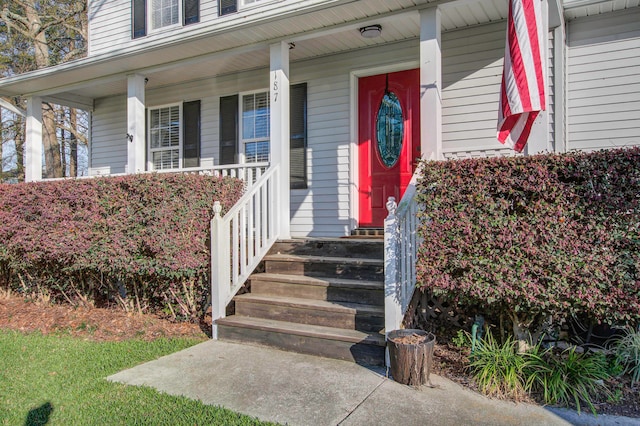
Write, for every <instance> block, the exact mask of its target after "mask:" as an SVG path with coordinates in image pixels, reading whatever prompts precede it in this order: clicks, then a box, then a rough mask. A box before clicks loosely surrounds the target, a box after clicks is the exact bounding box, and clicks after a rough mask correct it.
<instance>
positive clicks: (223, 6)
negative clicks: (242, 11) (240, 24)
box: [218, 0, 238, 16]
mask: <svg viewBox="0 0 640 426" xmlns="http://www.w3.org/2000/svg"><path fill="white" fill-rule="evenodd" d="M237 11H238V0H218V14H219V15H220V16H222V15H227V14H229V13H235V12H237Z"/></svg>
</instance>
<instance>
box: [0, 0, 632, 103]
mask: <svg viewBox="0 0 640 426" xmlns="http://www.w3.org/2000/svg"><path fill="white" fill-rule="evenodd" d="M626 1H636V2H637V1H638V0H626ZM429 3H432V0H366V1H342V2H340V1H338V2H336V3H333V4H332V7H329V8H322V9H317V10H310V11H303V12H302V13H297V14H296V13H291V14H288V15H285V16H280V17H278V18H274V19H267V20H265V21H263V22H261V21H258V22H257V23H255V22H254V23H253V24H251V25H246V24H245V25H242V26H235V27H233V28H230V29H227V30H225V31H218V30H217V29H213V30H211V29H207V28H206V27H203V28H204V29H206V30H207V31H206V32H205V31H204V30H203V32H202V34H198V35H197V36H193V37H190V38H189V39H184V38H183V39H169V40H165V41H164V42H163V43H156V44H157V45H154V44H153V43H152V41H150V42H149V43H148V44H146V45H144V50H142V48H141V47H138V48H137V49H136V50H131V49H130V50H123V51H120V52H118V53H117V54H113V53H111V54H105V55H99V56H92V57H88V58H84V59H81V60H78V61H73V62H70V63H67V64H63V65H61V66H58V67H57V68H56V70H53V71H51V70H46V69H45V70H38V71H34V72H31V73H27V74H23V75H20V76H16V77H12V78H9V79H4V80H2V81H0V95H4V96H13V95H28V94H35V95H40V96H44V97H45V98H46V97H47V96H53V97H56V98H57V99H58V100H59V101H64V100H68V101H73V100H74V99H75V100H78V102H79V103H82V102H83V100H84V102H85V103H86V102H92V100H93V99H97V98H101V97H105V96H109V95H113V94H121V93H126V91H127V81H126V75H127V74H131V73H141V74H143V75H145V76H146V77H148V78H149V83H148V86H147V89H148V90H151V89H157V88H162V87H165V86H170V85H173V84H177V83H180V82H186V81H196V80H199V79H204V78H209V77H212V76H216V75H224V74H229V73H234V72H238V71H242V70H249V69H257V68H263V67H268V66H269V49H268V45H269V44H271V43H273V42H277V41H280V40H283V41H287V42H294V43H295V49H293V50H291V52H290V60H291V62H296V61H301V60H305V59H309V58H314V57H322V56H325V55H329V54H333V53H339V52H346V51H352V50H358V49H363V48H366V47H370V46H374V45H379V44H388V43H395V42H398V41H402V40H408V39H416V38H417V37H418V36H419V33H420V24H419V13H418V10H419V9H420V8H424V7H428V6H429ZM433 4H436V2H433ZM440 5H441V7H442V17H441V22H442V31H451V30H455V29H458V28H464V27H468V26H473V25H478V24H481V23H486V22H495V21H499V20H503V19H506V17H507V2H506V0H455V1H449V2H447V1H445V2H440ZM368 24H380V25H382V27H383V30H382V35H381V36H380V37H378V38H375V39H366V38H363V37H361V36H360V34H359V31H358V28H359V27H362V26H364V25H368ZM214 41H215V42H214ZM60 103H64V102H60Z"/></svg>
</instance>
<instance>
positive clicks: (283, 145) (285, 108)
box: [269, 42, 291, 238]
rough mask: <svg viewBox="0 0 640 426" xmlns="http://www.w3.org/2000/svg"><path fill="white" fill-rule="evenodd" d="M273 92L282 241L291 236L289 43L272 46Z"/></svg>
mask: <svg viewBox="0 0 640 426" xmlns="http://www.w3.org/2000/svg"><path fill="white" fill-rule="evenodd" d="M270 50H271V52H270V53H271V62H270V64H271V66H270V71H269V92H270V96H271V98H270V100H271V123H270V124H271V147H270V148H271V163H272V164H273V165H274V166H275V165H279V166H280V179H279V188H278V190H277V191H276V193H277V194H279V195H280V199H279V200H277V203H276V205H278V206H279V208H280V215H279V218H278V219H277V220H278V221H279V225H278V226H277V229H279V230H280V238H289V237H290V236H291V231H290V221H291V208H290V203H291V202H290V189H289V44H288V43H286V42H280V43H276V44H272V45H271V49H270Z"/></svg>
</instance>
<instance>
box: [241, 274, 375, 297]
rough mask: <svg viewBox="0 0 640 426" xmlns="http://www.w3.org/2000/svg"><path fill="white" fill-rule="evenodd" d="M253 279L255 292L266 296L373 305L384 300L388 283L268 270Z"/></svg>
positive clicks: (252, 283)
mask: <svg viewBox="0 0 640 426" xmlns="http://www.w3.org/2000/svg"><path fill="white" fill-rule="evenodd" d="M250 280H251V293H252V294H259V295H263V296H264V295H273V296H289V297H298V298H305V299H316V300H327V301H331V302H352V303H366V304H372V305H383V304H384V283H383V282H382V281H369V280H349V279H340V278H330V277H324V278H317V277H305V276H303V275H286V274H267V273H262V274H254V275H252V276H251V278H250Z"/></svg>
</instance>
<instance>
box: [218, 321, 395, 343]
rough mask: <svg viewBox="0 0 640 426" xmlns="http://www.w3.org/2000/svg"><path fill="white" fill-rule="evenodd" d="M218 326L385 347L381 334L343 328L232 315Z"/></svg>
mask: <svg viewBox="0 0 640 426" xmlns="http://www.w3.org/2000/svg"><path fill="white" fill-rule="evenodd" d="M216 323H217V324H218V325H223V326H225V325H226V326H236V327H243V328H252V329H256V330H261V331H267V332H281V333H286V334H292V335H298V336H309V337H316V338H321V339H327V340H337V341H343V342H351V343H366V344H371V345H375V346H385V338H384V335H383V334H380V333H376V332H365V331H358V330H349V329H343V328H334V327H325V326H321V325H308V324H298V323H292V322H285V321H277V320H271V319H264V318H254V317H246V316H240V315H233V316H230V317H226V318H220V319H219V320H217V321H216Z"/></svg>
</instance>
